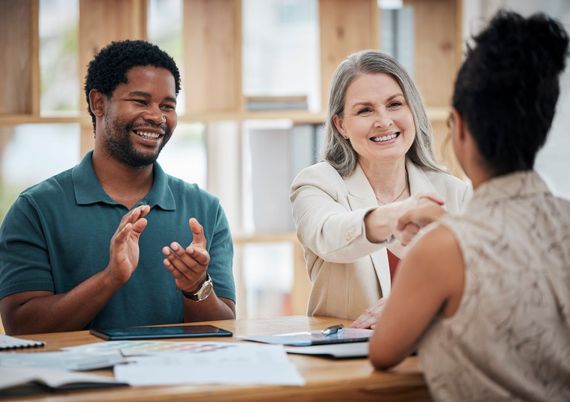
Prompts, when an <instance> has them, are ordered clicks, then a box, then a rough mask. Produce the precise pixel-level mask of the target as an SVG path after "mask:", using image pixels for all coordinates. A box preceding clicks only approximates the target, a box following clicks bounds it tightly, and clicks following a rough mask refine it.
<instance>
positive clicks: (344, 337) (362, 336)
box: [240, 328, 374, 346]
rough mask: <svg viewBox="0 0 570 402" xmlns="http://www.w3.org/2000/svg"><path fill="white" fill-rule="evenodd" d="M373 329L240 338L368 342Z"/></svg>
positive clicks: (298, 343) (299, 343)
mask: <svg viewBox="0 0 570 402" xmlns="http://www.w3.org/2000/svg"><path fill="white" fill-rule="evenodd" d="M373 332H374V331H373V330H371V329H360V328H343V329H342V331H339V332H337V333H334V334H332V335H323V333H322V332H321V331H319V330H315V331H310V332H292V333H287V334H276V335H263V336H243V337H241V338H240V339H243V340H246V341H253V342H263V343H273V344H278V345H285V346H314V345H332V344H336V343H352V342H368V340H369V339H370V337H371V336H372V334H373Z"/></svg>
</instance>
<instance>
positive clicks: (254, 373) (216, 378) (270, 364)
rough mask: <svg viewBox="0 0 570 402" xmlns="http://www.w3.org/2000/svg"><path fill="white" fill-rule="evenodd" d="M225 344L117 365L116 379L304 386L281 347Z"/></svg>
mask: <svg viewBox="0 0 570 402" xmlns="http://www.w3.org/2000/svg"><path fill="white" fill-rule="evenodd" d="M210 344H211V342H210ZM225 345H226V347H225V348H218V349H216V348H210V349H207V350H205V351H202V352H192V353H176V354H172V353H155V354H153V355H151V356H141V357H135V358H131V363H130V364H127V365H118V366H115V369H114V371H115V378H116V379H117V380H118V381H121V382H126V383H129V384H130V385H172V384H239V385H246V384H276V385H304V384H305V381H304V379H303V377H302V376H301V375H300V374H299V372H298V370H297V368H296V367H295V365H294V364H292V363H291V362H289V360H288V359H287V355H286V353H285V350H284V349H283V347H282V346H279V345H249V344H241V343H230V344H228V343H226V344H225ZM229 346H231V347H229Z"/></svg>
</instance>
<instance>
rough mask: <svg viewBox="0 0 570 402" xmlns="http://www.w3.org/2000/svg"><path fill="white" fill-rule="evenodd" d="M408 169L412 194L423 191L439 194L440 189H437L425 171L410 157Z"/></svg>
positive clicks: (407, 161)
mask: <svg viewBox="0 0 570 402" xmlns="http://www.w3.org/2000/svg"><path fill="white" fill-rule="evenodd" d="M406 171H407V172H408V180H409V183H410V194H411V195H415V194H420V193H423V194H435V195H438V196H439V194H438V191H437V190H436V189H435V187H434V186H433V184H432V182H431V181H430V180H429V179H428V177H427V175H426V174H425V172H424V171H423V170H422V169H420V168H419V167H418V166H416V165H415V164H414V163H413V162H412V161H410V160H409V159H406Z"/></svg>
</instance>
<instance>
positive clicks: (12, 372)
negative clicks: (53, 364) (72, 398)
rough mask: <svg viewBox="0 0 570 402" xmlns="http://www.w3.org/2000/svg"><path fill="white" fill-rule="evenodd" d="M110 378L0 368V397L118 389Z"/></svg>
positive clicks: (19, 368)
mask: <svg viewBox="0 0 570 402" xmlns="http://www.w3.org/2000/svg"><path fill="white" fill-rule="evenodd" d="M126 385H127V384H124V383H121V382H119V381H116V380H115V379H113V378H112V377H105V376H101V375H95V374H84V373H74V372H71V371H65V370H55V369H51V368H21V367H10V368H6V367H0V396H16V395H29V394H33V393H38V392H43V391H47V390H72V389H82V388H101V387H118V386H126Z"/></svg>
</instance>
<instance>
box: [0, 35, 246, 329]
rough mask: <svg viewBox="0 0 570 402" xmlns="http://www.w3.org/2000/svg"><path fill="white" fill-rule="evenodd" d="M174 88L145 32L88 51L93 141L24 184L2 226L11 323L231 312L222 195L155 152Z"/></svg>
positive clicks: (169, 318)
mask: <svg viewBox="0 0 570 402" xmlns="http://www.w3.org/2000/svg"><path fill="white" fill-rule="evenodd" d="M179 90H180V75H179V72H178V68H177V67H176V64H175V63H174V61H173V60H172V58H171V57H170V56H168V55H167V54H166V53H165V52H163V51H162V50H160V49H159V48H158V47H156V46H154V45H152V44H149V43H147V42H144V41H122V42H113V43H111V44H110V45H109V46H107V47H106V48H104V49H102V50H101V51H100V52H99V53H98V54H97V55H96V56H95V58H94V59H93V60H92V61H91V63H90V64H89V68H88V72H87V77H86V84H85V94H86V97H87V102H88V104H89V112H90V114H91V117H92V120H93V126H94V133H95V147H94V150H93V151H92V152H89V153H88V154H87V155H86V156H85V157H84V159H83V160H82V161H81V163H80V164H79V165H77V166H75V167H74V168H72V169H70V170H67V171H65V172H63V173H60V174H58V175H56V176H54V177H51V178H49V179H47V180H45V181H44V182H41V183H39V184H37V185H35V186H33V187H31V188H29V189H27V190H25V191H24V192H23V193H22V194H21V195H20V196H19V197H18V199H17V200H16V202H15V203H14V205H13V206H12V207H11V209H10V210H9V212H8V214H7V215H6V218H5V219H4V222H3V223H2V226H1V227H0V312H1V314H2V320H3V322H4V326H5V329H6V332H7V333H10V334H22V333H34V332H54V331H68V330H80V329H85V328H90V327H105V328H112V327H115V328H116V327H127V326H136V325H151V324H167V323H179V322H187V321H202V320H215V319H233V318H235V287H234V281H233V274H232V257H233V247H232V240H231V234H230V230H229V227H228V222H227V220H226V217H225V214H224V211H223V209H222V207H221V206H220V203H219V201H218V199H217V198H215V197H214V196H212V195H210V194H208V193H206V192H205V191H203V190H201V189H199V188H198V186H196V185H190V184H188V183H185V182H183V181H182V180H179V179H176V178H174V177H172V176H169V175H167V174H165V173H164V171H163V170H162V169H161V167H160V165H159V164H158V163H157V162H156V158H157V157H158V155H159V153H160V151H161V150H162V148H163V147H164V145H165V144H166V143H167V142H168V140H169V139H170V136H171V135H172V132H173V130H174V128H175V127H176V123H177V116H176V111H175V108H176V96H177V95H178V92H179ZM178 290H179V291H178Z"/></svg>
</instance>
